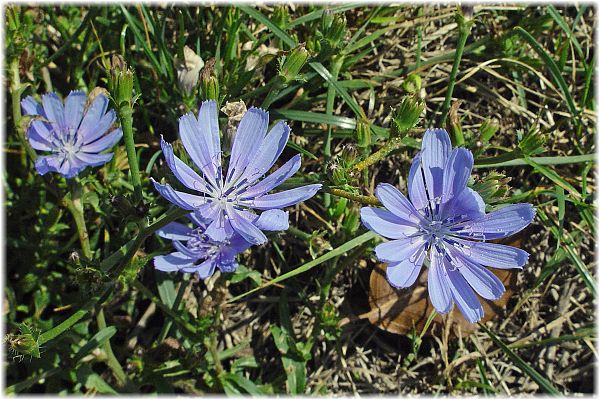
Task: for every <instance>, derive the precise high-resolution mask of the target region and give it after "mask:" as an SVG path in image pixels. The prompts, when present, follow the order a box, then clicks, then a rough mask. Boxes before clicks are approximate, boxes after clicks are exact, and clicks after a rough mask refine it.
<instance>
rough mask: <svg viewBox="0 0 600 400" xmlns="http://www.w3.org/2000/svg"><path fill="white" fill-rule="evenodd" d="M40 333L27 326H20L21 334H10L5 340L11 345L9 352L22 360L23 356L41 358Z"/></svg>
mask: <svg viewBox="0 0 600 400" xmlns="http://www.w3.org/2000/svg"><path fill="white" fill-rule="evenodd" d="M38 337H39V332H34V331H33V329H31V328H29V327H28V326H27V325H25V324H20V325H19V334H18V335H13V334H8V335H6V336H5V338H4V340H5V342H7V343H8V345H9V351H10V352H11V353H13V354H15V355H16V357H20V358H22V357H23V356H25V355H27V356H32V357H35V358H40V345H39V344H38Z"/></svg>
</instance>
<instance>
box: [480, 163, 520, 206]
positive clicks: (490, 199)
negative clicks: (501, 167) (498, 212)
mask: <svg viewBox="0 0 600 400" xmlns="http://www.w3.org/2000/svg"><path fill="white" fill-rule="evenodd" d="M510 179H511V178H510V177H507V176H506V175H504V174H501V173H498V172H496V171H492V172H490V173H489V174H488V175H487V176H485V177H484V178H483V179H481V180H480V181H478V182H476V183H475V184H473V186H472V189H473V190H475V191H476V192H477V193H479V195H480V196H481V198H482V199H483V202H484V203H486V204H494V203H499V202H501V201H503V200H504V199H505V198H506V195H507V194H508V182H510Z"/></svg>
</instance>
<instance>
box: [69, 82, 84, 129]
mask: <svg viewBox="0 0 600 400" xmlns="http://www.w3.org/2000/svg"><path fill="white" fill-rule="evenodd" d="M85 99H86V95H85V93H83V92H82V91H81V90H73V91H71V93H69V95H68V96H67V98H66V99H65V124H66V127H67V128H68V129H73V130H77V128H79V124H80V123H81V119H82V117H83V109H84V107H85Z"/></svg>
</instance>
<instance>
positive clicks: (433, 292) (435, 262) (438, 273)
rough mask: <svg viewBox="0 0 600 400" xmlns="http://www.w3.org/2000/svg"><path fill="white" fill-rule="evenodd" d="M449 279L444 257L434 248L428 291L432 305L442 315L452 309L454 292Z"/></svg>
mask: <svg viewBox="0 0 600 400" xmlns="http://www.w3.org/2000/svg"><path fill="white" fill-rule="evenodd" d="M448 279H449V278H448V273H447V272H446V267H445V265H444V261H443V256H442V255H441V254H440V253H439V252H438V251H437V250H435V248H434V249H432V251H431V258H430V263H429V271H428V274H427V291H428V292H429V299H430V300H431V304H432V305H433V307H434V308H435V309H436V311H437V312H438V313H440V314H446V313H448V312H449V311H450V310H451V309H452V304H453V302H452V292H451V291H450V286H449V285H448Z"/></svg>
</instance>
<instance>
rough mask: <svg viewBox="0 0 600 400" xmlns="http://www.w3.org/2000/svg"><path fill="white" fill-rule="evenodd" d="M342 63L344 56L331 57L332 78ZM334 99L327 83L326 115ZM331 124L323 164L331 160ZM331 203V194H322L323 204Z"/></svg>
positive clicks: (331, 109)
mask: <svg viewBox="0 0 600 400" xmlns="http://www.w3.org/2000/svg"><path fill="white" fill-rule="evenodd" d="M343 64H344V56H342V55H340V56H336V57H334V58H333V62H332V64H331V76H332V78H333V79H334V80H337V78H338V75H339V73H340V69H341V68H342V65H343ZM334 100H335V87H333V85H329V87H328V88H327V105H326V108H325V113H326V114H327V115H332V113H333V102H334ZM331 131H332V128H331V125H329V126H328V127H327V136H326V137H325V144H324V147H323V155H324V157H325V165H327V164H328V163H329V161H330V160H331ZM330 204H331V195H330V194H329V193H325V195H324V196H323V205H324V206H325V207H326V208H327V207H329V205H330Z"/></svg>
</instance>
